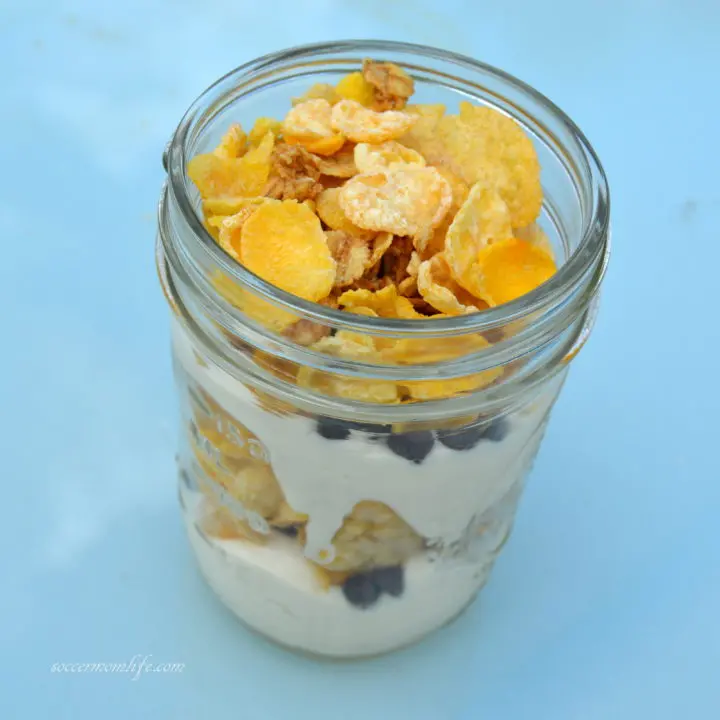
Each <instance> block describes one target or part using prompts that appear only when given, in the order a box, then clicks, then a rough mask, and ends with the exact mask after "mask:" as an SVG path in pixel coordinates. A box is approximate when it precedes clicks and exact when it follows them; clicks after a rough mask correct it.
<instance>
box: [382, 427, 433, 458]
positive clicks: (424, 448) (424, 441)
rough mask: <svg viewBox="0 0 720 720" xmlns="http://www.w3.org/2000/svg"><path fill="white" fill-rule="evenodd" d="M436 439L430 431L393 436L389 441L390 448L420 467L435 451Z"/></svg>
mask: <svg viewBox="0 0 720 720" xmlns="http://www.w3.org/2000/svg"><path fill="white" fill-rule="evenodd" d="M434 444H435V438H434V436H433V434H432V432H430V430H416V431H414V432H406V433H397V434H392V435H390V437H388V439H387V445H388V447H389V448H390V449H391V450H392V451H393V452H394V453H395V454H396V455H399V456H400V457H404V458H405V459H406V460H410V461H412V462H414V463H415V464H416V465H419V464H420V463H421V462H422V461H423V460H424V459H425V458H426V457H427V456H428V455H429V454H430V451H431V450H432V449H433V445H434Z"/></svg>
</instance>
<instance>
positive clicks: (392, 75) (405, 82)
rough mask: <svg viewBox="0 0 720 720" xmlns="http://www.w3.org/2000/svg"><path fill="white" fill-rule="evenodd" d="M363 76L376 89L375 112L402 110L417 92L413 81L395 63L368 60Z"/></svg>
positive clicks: (364, 65) (364, 63)
mask: <svg viewBox="0 0 720 720" xmlns="http://www.w3.org/2000/svg"><path fill="white" fill-rule="evenodd" d="M362 76H363V78H364V79H365V81H366V82H367V84H368V85H370V86H371V87H372V88H373V89H374V103H373V108H374V109H375V110H402V109H403V108H404V107H405V105H406V104H407V101H408V98H409V97H410V96H411V95H412V94H413V92H415V83H414V82H413V79H412V78H411V77H410V76H409V75H408V74H407V73H406V72H405V71H404V70H403V69H402V68H401V67H399V66H398V65H396V64H395V63H389V62H374V61H373V60H369V59H366V60H364V61H363V71H362Z"/></svg>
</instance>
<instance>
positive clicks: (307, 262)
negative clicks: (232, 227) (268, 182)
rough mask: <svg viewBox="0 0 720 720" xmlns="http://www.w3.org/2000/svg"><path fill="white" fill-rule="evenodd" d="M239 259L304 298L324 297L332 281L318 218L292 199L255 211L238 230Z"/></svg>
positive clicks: (332, 269)
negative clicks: (239, 230)
mask: <svg viewBox="0 0 720 720" xmlns="http://www.w3.org/2000/svg"><path fill="white" fill-rule="evenodd" d="M240 258H241V260H242V263H243V264H244V265H245V267H247V269H248V270H250V271H251V272H254V273H255V274H256V275H259V276H260V277H261V278H263V279H264V280H267V281H268V282H270V283H272V284H273V285H275V286H277V287H279V288H281V289H282V290H286V291H287V292H290V293H294V294H295V295H298V296H299V297H302V298H305V299H306V300H315V301H317V300H320V299H322V298H325V297H327V295H328V294H329V293H330V290H331V289H332V286H333V283H334V280H335V262H334V260H333V259H332V256H331V255H330V250H329V249H328V246H327V242H326V240H325V233H324V232H323V231H322V227H321V226H320V221H319V220H318V218H317V216H316V215H314V214H313V213H312V211H311V210H310V209H309V208H307V207H306V206H305V205H302V204H299V203H297V202H296V201H294V200H284V201H282V202H281V203H271V204H266V205H262V206H261V207H259V208H258V209H257V210H256V211H255V213H254V214H253V215H252V216H251V217H250V218H249V219H248V220H247V221H246V222H245V225H244V226H243V229H242V239H241V247H240Z"/></svg>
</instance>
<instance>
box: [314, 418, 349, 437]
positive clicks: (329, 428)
mask: <svg viewBox="0 0 720 720" xmlns="http://www.w3.org/2000/svg"><path fill="white" fill-rule="evenodd" d="M317 432H318V435H321V436H322V437H324V438H325V439H326V440H347V439H348V438H349V437H350V430H348V428H347V427H346V426H345V425H344V424H343V422H342V421H341V420H333V419H332V418H318V421H317Z"/></svg>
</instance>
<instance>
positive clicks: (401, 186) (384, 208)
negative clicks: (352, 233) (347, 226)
mask: <svg viewBox="0 0 720 720" xmlns="http://www.w3.org/2000/svg"><path fill="white" fill-rule="evenodd" d="M338 197H339V202H340V206H341V207H342V209H343V211H344V212H345V214H346V215H347V217H348V218H349V219H350V221H351V222H353V223H354V224H355V225H357V226H358V227H362V228H366V229H368V230H375V231H378V232H391V233H394V234H395V235H412V236H426V235H428V234H429V233H430V232H431V231H432V229H433V228H435V227H437V226H438V225H439V224H440V223H441V222H442V219H443V218H444V217H445V213H447V211H448V209H449V207H450V204H451V202H452V191H451V189H450V186H449V185H448V183H447V181H446V180H445V178H443V177H442V175H440V173H439V172H438V171H437V170H436V169H435V168H431V167H404V168H396V169H394V170H391V171H384V172H380V173H375V174H373V175H356V176H355V177H354V178H351V179H350V180H348V181H347V183H345V185H344V186H343V187H342V188H340V190H339V195H338Z"/></svg>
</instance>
